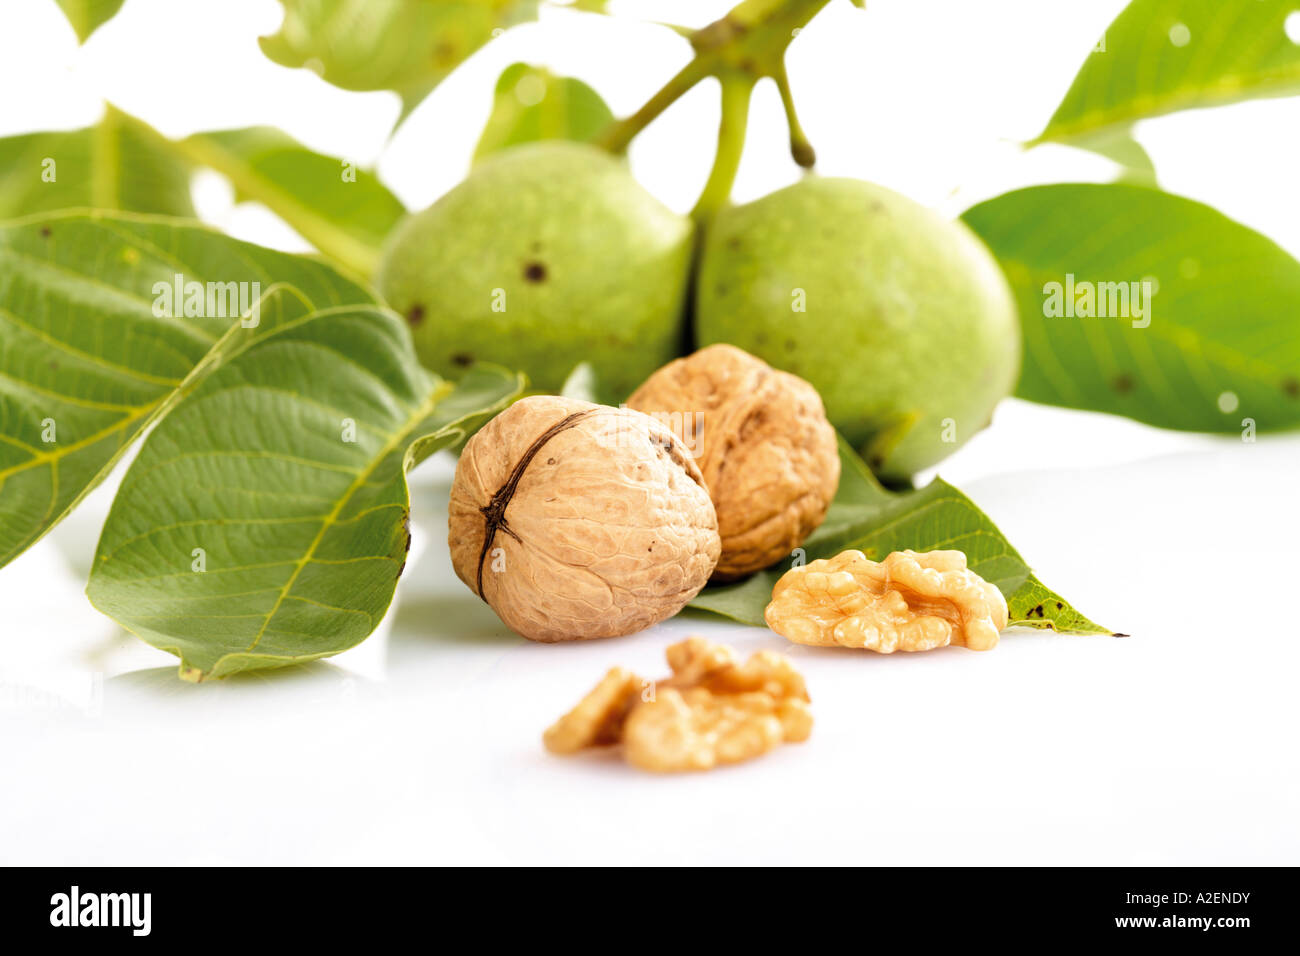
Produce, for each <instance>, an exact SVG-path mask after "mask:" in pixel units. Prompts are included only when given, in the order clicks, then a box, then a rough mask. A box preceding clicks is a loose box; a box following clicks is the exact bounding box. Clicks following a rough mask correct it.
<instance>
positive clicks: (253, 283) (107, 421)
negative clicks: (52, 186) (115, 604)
mask: <svg viewBox="0 0 1300 956" xmlns="http://www.w3.org/2000/svg"><path fill="white" fill-rule="evenodd" d="M177 275H181V276H182V277H183V281H193V282H200V283H208V282H220V283H230V282H233V283H245V285H244V286H242V287H240V286H235V287H225V286H223V287H222V288H221V289H220V290H219V291H221V292H222V295H221V296H220V297H214V301H213V304H212V306H211V307H208V306H207V305H206V303H205V304H204V307H203V309H202V311H205V312H207V313H208V315H206V316H204V315H190V316H187V315H185V314H184V309H183V308H177V309H172V310H170V312H171V314H165V313H166V312H167V311H168V310H166V309H163V308H161V306H162V305H163V304H166V303H163V302H162V301H161V299H160V296H161V295H162V292H161V291H160V290H165V289H172V288H174V284H175V277H176V276H177ZM229 288H233V289H234V291H235V292H236V293H238V291H239V289H240V288H242V289H243V290H244V291H245V292H246V293H247V294H246V296H245V298H246V299H247V300H248V302H246V303H245V305H248V304H249V303H252V304H255V305H256V306H257V317H258V319H259V320H260V322H261V323H262V324H273V323H275V322H278V321H280V320H282V319H284V318H286V317H292V316H296V315H300V314H302V313H304V311H310V310H311V309H314V308H317V307H320V308H325V307H339V306H345V305H350V304H358V303H362V304H373V302H374V299H373V295H372V294H371V293H370V292H368V291H366V290H365V289H363V288H362V287H361V286H359V285H357V284H355V283H353V282H351V281H349V280H347V279H344V278H343V277H342V276H340V275H338V274H337V273H336V272H335V271H334V270H332V269H330V268H329V267H328V266H326V265H324V264H322V263H318V262H314V261H312V260H309V259H305V258H302V257H299V256H291V255H286V254H284V253H279V252H273V251H270V250H267V249H262V248H259V247H257V246H253V245H249V244H248V243H243V242H238V241H236V240H234V239H230V238H228V237H226V236H223V235H221V234H219V233H216V232H214V231H212V230H210V229H207V228H205V227H202V226H199V225H191V224H184V223H178V222H176V221H172V220H165V219H156V218H147V217H140V216H128V215H120V214H119V215H110V214H99V213H96V214H90V215H84V214H78V215H73V214H65V215H57V216H50V217H44V218H39V219H28V220H24V221H21V222H17V223H11V224H7V225H3V226H0V500H2V501H3V502H4V507H3V509H0V566H3V565H4V564H6V563H8V562H9V561H10V560H12V559H13V558H14V557H15V556H17V555H18V554H20V553H21V552H22V551H23V550H25V549H26V548H28V547H30V546H31V545H32V544H33V543H34V542H35V541H36V540H38V539H39V538H40V537H41V536H42V535H44V534H45V533H46V532H47V531H48V530H49V529H50V528H51V527H52V526H53V525H54V524H56V523H57V522H58V521H59V520H60V519H61V518H62V517H63V516H64V515H65V514H67V513H68V512H69V511H70V510H71V509H72V508H73V507H74V506H75V505H76V504H77V503H78V502H79V501H80V500H81V498H82V497H83V496H84V495H85V494H86V493H87V492H88V491H89V490H90V489H91V488H92V487H94V486H95V485H96V484H98V482H99V481H100V480H101V479H102V478H103V476H104V475H105V473H107V471H108V470H109V469H110V468H111V467H112V465H113V463H114V462H115V461H116V460H117V459H118V458H119V457H120V456H121V455H122V453H123V452H124V451H125V450H126V449H127V447H128V446H129V445H130V444H131V442H132V441H133V440H134V439H135V437H136V436H137V435H139V434H140V433H141V432H142V431H143V430H144V429H145V428H146V427H148V426H149V425H150V424H151V423H152V422H154V421H156V420H157V419H158V418H160V417H161V416H162V415H163V414H165V413H166V412H167V411H168V410H169V409H170V408H172V407H173V406H174V405H175V404H176V403H177V402H178V401H179V399H180V398H181V396H182V395H183V394H184V393H185V392H186V391H189V390H191V389H193V388H194V386H195V385H196V384H197V383H198V382H199V381H200V380H201V379H202V377H203V376H204V375H205V374H206V373H207V372H208V371H210V370H211V368H212V367H213V366H214V365H216V364H217V363H218V362H220V361H221V360H222V359H223V358H224V357H227V356H229V355H231V354H234V353H235V352H236V351H238V349H240V348H242V347H244V346H245V345H246V344H247V342H248V341H249V339H250V336H251V335H252V334H253V331H254V330H251V329H246V328H243V327H242V323H241V322H240V321H239V319H240V317H241V316H242V315H243V314H244V307H242V306H241V305H240V303H239V301H238V298H237V295H236V298H235V299H229V298H226V297H225V293H226V292H227V291H228V290H229ZM205 292H206V287H205ZM259 297H260V298H259ZM182 306H183V303H182ZM156 307H157V308H156ZM156 311H157V312H159V313H164V314H155V312H156ZM248 311H249V314H250V316H251V315H252V311H253V310H252V309H251V307H250V308H249V309H248Z"/></svg>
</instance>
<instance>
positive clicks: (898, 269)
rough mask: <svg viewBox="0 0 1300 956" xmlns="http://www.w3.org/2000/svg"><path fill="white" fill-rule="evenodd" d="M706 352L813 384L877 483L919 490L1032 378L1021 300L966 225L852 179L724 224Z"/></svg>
mask: <svg viewBox="0 0 1300 956" xmlns="http://www.w3.org/2000/svg"><path fill="white" fill-rule="evenodd" d="M696 321H697V325H698V338H699V344H700V345H707V344H710V343H713V342H730V343H732V344H734V345H738V346H740V347H741V348H743V349H745V350H746V351H749V352H752V353H753V354H755V355H757V356H759V357H760V358H763V359H765V360H766V361H768V362H770V363H771V364H772V365H775V366H776V367H777V368H781V369H785V370H786V371H788V372H792V373H794V374H795V375H798V376H800V377H801V378H804V379H806V380H807V381H809V382H811V383H812V384H813V385H814V386H815V387H816V388H817V390H818V392H820V393H821V396H822V400H823V401H824V402H825V404H826V412H827V414H828V416H829V417H830V420H831V422H832V423H833V424H834V425H835V426H836V427H837V428H838V429H839V430H840V431H841V432H842V433H843V434H844V436H845V438H847V439H848V440H849V442H850V443H852V444H853V445H854V446H855V447H856V448H858V449H860V450H861V451H862V452H863V456H864V457H865V458H866V459H867V461H868V463H869V464H870V465H871V467H872V468H873V469H874V470H875V471H876V472H877V474H880V475H881V476H883V477H885V478H889V479H902V478H907V477H910V476H911V475H913V474H915V473H916V472H917V471H920V470H921V469H923V468H926V467H929V466H930V465H933V464H935V463H936V462H938V461H940V460H941V459H943V458H945V457H946V456H948V455H949V454H951V453H952V452H953V451H954V450H956V448H957V447H958V446H960V445H961V444H963V443H964V442H965V441H966V440H967V439H969V438H970V437H971V435H973V434H974V433H975V432H977V431H979V430H980V429H982V428H983V427H984V426H985V425H987V424H988V422H989V419H990V417H991V415H992V413H993V408H994V406H995V405H996V404H997V403H998V401H999V400H1000V399H1002V398H1004V397H1005V396H1006V395H1008V394H1010V392H1011V390H1012V388H1013V387H1014V385H1015V382H1016V376H1017V375H1018V374H1019V369H1020V326H1019V320H1018V318H1017V315H1016V307H1015V300H1014V298H1013V296H1012V293H1011V290H1010V288H1009V287H1008V285H1007V282H1006V279H1005V278H1004V277H1003V275H1002V272H1001V270H1000V269H999V267H998V264H997V262H996V261H994V259H993V257H992V256H991V255H990V254H989V252H988V250H987V249H986V248H985V247H984V245H983V244H982V243H981V242H980V241H979V239H977V238H976V237H975V235H974V234H973V233H972V232H970V230H969V229H967V228H966V227H965V226H964V225H963V224H961V223H957V222H951V221H949V220H946V219H944V218H942V217H940V216H939V215H937V214H936V213H934V212H932V211H931V210H929V209H926V208H925V207H923V206H920V205H917V204H916V203H914V202H912V201H911V200H910V199H907V198H905V197H903V196H900V195H898V194H897V193H894V192H891V191H890V190H888V189H885V188H883V187H881V186H876V185H872V184H871V183H866V182H861V181H859V180H855V179H825V178H818V177H810V178H808V179H805V180H803V181H801V182H799V183H797V184H796V185H794V186H790V187H788V188H786V189H782V190H780V191H778V192H775V193H773V194H771V195H770V196H766V197H764V198H762V199H759V200H757V201H756V202H752V203H749V204H748V205H744V206H738V207H735V208H731V209H727V210H724V211H723V212H721V213H720V214H719V215H718V216H717V218H716V220H715V221H714V223H713V225H712V227H711V230H710V233H709V236H708V239H707V242H706V245H705V251H704V256H703V260H702V263H701V270H700V278H699V287H698V292H697V318H696Z"/></svg>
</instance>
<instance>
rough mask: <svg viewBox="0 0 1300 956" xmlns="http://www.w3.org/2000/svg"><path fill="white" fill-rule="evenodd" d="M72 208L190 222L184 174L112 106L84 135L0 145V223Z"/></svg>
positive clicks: (173, 156) (176, 160)
mask: <svg viewBox="0 0 1300 956" xmlns="http://www.w3.org/2000/svg"><path fill="white" fill-rule="evenodd" d="M78 208H89V209H104V210H124V211H127V212H149V213H160V214H162V215H169V216H185V217H192V216H193V215H194V206H193V205H192V204H191V202H190V170H189V166H188V164H187V163H186V162H185V160H184V159H183V157H181V156H180V154H178V153H177V152H176V150H175V149H174V147H173V146H172V144H171V143H170V142H169V141H168V140H167V139H166V138H165V137H163V136H162V135H161V134H160V133H158V132H157V131H156V130H154V129H153V128H151V127H149V126H147V125H145V124H144V123H142V122H140V121H139V120H137V119H134V118H133V117H130V116H128V115H127V114H125V113H123V112H121V111H120V110H118V109H115V108H113V107H112V106H109V107H107V108H106V109H105V111H104V117H103V119H101V120H100V121H99V123H98V124H96V125H95V126H90V127H87V128H85V129H79V130H72V131H71V132H55V133H28V134H25V135H22V136H10V137H7V138H5V139H0V219H13V218H17V217H19V216H26V215H30V214H33V213H40V212H53V211H54V210H58V209H78Z"/></svg>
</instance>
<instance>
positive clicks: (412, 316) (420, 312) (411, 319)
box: [406, 302, 424, 328]
mask: <svg viewBox="0 0 1300 956" xmlns="http://www.w3.org/2000/svg"><path fill="white" fill-rule="evenodd" d="M406 321H407V322H408V323H409V324H410V326H411V328H415V327H416V326H418V325H419V324H420V323H421V322H423V321H424V306H422V305H420V304H419V303H418V302H417V303H416V304H415V305H413V306H411V307H410V308H409V309H407V310H406Z"/></svg>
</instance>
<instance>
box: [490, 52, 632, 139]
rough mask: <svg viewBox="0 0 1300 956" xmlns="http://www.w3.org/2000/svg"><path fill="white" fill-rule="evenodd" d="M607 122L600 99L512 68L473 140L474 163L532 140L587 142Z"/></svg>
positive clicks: (547, 75) (523, 67) (541, 72)
mask: <svg viewBox="0 0 1300 956" xmlns="http://www.w3.org/2000/svg"><path fill="white" fill-rule="evenodd" d="M613 120H614V114H613V112H612V111H611V110H610V108H609V106H607V105H606V103H605V101H604V100H603V99H601V98H600V94H599V93H597V92H596V91H595V90H593V89H592V88H591V87H590V86H588V85H587V84H586V83H584V82H582V81H581V80H575V79H572V78H571V77H567V76H556V75H555V74H554V73H552V72H551V71H550V70H547V69H544V68H542V67H537V66H529V65H528V64H527V63H515V64H513V65H512V66H508V67H506V69H505V70H504V71H503V72H502V74H501V76H500V78H499V79H498V80H497V85H496V92H495V94H494V95H493V102H492V115H491V116H490V117H489V118H488V121H487V126H486V127H485V128H484V130H483V135H482V136H481V137H479V141H478V146H477V147H476V148H475V150H474V161H475V162H477V161H478V160H480V159H482V158H483V157H484V156H486V155H488V154H489V153H494V152H496V151H498V150H501V149H506V148H507V147H510V146H516V145H518V144H519V143H531V142H534V141H536V140H543V139H567V140H573V141H575V142H579V143H587V142H591V141H592V140H593V139H595V138H596V136H597V135H598V134H599V133H600V132H601V130H603V129H604V128H605V127H606V126H607V125H609V124H610V123H611V122H613Z"/></svg>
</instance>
